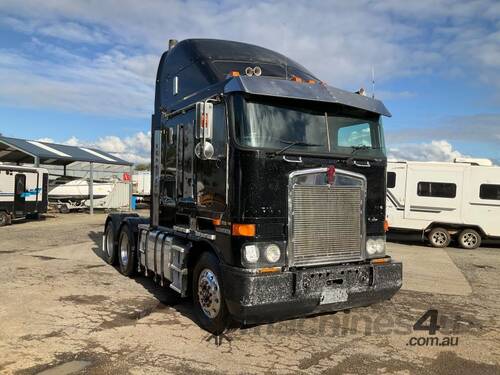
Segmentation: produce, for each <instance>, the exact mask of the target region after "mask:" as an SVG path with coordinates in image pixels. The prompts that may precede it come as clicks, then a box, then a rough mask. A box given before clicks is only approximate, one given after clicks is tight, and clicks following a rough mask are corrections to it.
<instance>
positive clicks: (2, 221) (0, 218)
mask: <svg viewBox="0 0 500 375" xmlns="http://www.w3.org/2000/svg"><path fill="white" fill-rule="evenodd" d="M9 224H10V215H9V214H8V213H7V212H5V211H2V212H0V227H4V226H6V225H9Z"/></svg>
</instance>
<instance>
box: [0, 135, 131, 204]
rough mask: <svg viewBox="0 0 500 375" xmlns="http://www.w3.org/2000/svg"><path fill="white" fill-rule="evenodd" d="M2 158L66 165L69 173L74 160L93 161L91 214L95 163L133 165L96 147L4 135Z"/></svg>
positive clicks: (0, 147)
mask: <svg viewBox="0 0 500 375" xmlns="http://www.w3.org/2000/svg"><path fill="white" fill-rule="evenodd" d="M0 162H5V163H16V164H34V165H35V166H40V164H45V165H57V166H63V168H64V174H66V166H68V165H70V164H72V163H76V162H85V163H90V168H89V172H90V184H89V190H90V191H89V193H90V213H91V214H93V213H94V194H93V183H94V177H93V171H94V164H101V165H102V164H105V165H115V166H128V167H130V168H132V165H133V164H132V163H130V162H128V161H125V160H123V159H120V158H117V157H116V156H114V155H111V154H109V153H106V152H104V151H101V150H97V149H94V148H88V147H79V146H67V145H60V144H55V143H48V142H41V141H30V140H25V139H19V138H10V137H3V136H0ZM130 194H131V195H132V187H131V188H130Z"/></svg>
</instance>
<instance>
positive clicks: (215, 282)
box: [192, 252, 229, 335]
mask: <svg viewBox="0 0 500 375" xmlns="http://www.w3.org/2000/svg"><path fill="white" fill-rule="evenodd" d="M192 285H193V304H194V307H195V311H196V315H197V317H198V322H199V324H200V326H201V327H202V328H203V329H205V330H207V331H208V332H210V333H213V334H216V335H220V334H221V333H223V332H224V330H225V329H226V327H227V325H228V322H229V314H228V311H227V307H226V302H225V300H224V288H223V286H222V277H221V272H220V268H219V262H218V260H217V258H216V257H215V255H213V254H211V253H208V252H205V253H203V254H202V255H201V257H200V259H199V260H198V263H196V266H195V267H194V271H193V283H192Z"/></svg>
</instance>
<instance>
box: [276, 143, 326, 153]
mask: <svg viewBox="0 0 500 375" xmlns="http://www.w3.org/2000/svg"><path fill="white" fill-rule="evenodd" d="M279 141H280V142H281V143H286V144H287V145H286V146H285V147H283V148H282V149H281V150H278V151H275V152H273V153H271V155H272V156H278V155H281V154H282V153H284V152H285V151H286V150H288V149H289V148H292V147H293V146H311V147H318V146H323V145H318V144H315V143H307V142H301V141H287V140H284V139H280V140H279Z"/></svg>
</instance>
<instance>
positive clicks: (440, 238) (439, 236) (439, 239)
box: [432, 232, 446, 245]
mask: <svg viewBox="0 0 500 375" xmlns="http://www.w3.org/2000/svg"><path fill="white" fill-rule="evenodd" d="M432 240H433V241H434V243H435V244H437V245H443V244H445V243H446V235H445V234H444V233H443V232H436V233H434V234H433V235H432Z"/></svg>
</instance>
